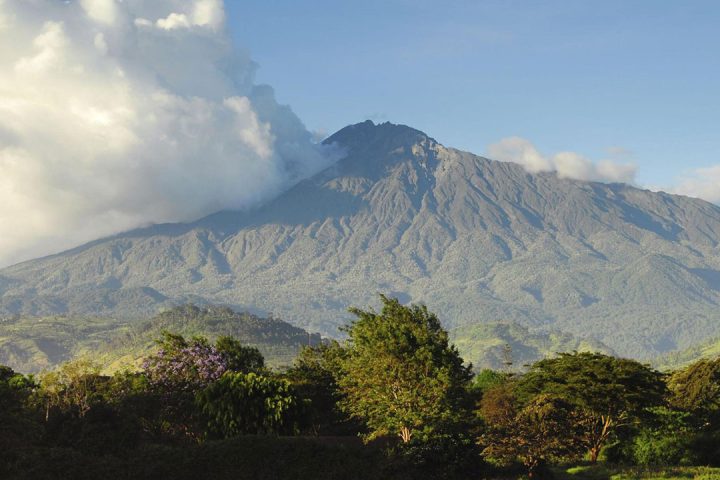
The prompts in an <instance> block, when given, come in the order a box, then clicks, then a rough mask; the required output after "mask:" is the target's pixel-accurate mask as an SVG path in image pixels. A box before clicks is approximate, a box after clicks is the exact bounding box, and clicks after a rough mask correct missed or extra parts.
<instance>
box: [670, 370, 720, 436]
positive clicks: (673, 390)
mask: <svg viewBox="0 0 720 480" xmlns="http://www.w3.org/2000/svg"><path fill="white" fill-rule="evenodd" d="M668 388H669V390H670V404H671V405H672V406H674V407H675V408H678V409H680V410H683V411H686V412H688V413H691V414H692V415H693V417H694V418H695V420H696V423H697V424H698V426H699V427H701V428H703V429H706V430H716V429H718V428H719V427H720V357H718V358H716V359H714V360H699V361H697V362H695V363H693V364H692V365H690V366H688V367H687V368H685V369H683V370H680V371H677V372H675V373H673V374H672V375H671V376H670V379H669V380H668Z"/></svg>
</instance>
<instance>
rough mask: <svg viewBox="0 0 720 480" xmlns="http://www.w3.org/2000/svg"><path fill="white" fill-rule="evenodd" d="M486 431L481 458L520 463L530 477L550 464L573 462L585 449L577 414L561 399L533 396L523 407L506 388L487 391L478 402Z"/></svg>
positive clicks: (551, 396)
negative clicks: (554, 462)
mask: <svg viewBox="0 0 720 480" xmlns="http://www.w3.org/2000/svg"><path fill="white" fill-rule="evenodd" d="M479 413H480V415H481V417H482V418H483V420H484V421H485V423H486V429H485V432H484V433H483V435H482V436H481V437H480V440H479V441H478V443H479V444H480V446H481V447H482V448H483V452H482V453H483V455H484V456H486V457H488V458H491V459H494V460H496V461H500V462H501V463H506V462H508V463H509V462H512V461H515V460H520V461H521V462H522V463H523V465H525V467H526V468H527V469H528V475H529V477H531V478H533V477H535V476H536V474H538V473H541V470H542V468H543V467H544V465H545V464H546V463H548V462H550V461H556V460H565V459H575V458H577V457H578V456H579V455H580V454H581V453H582V452H583V451H584V450H585V445H584V442H583V438H584V437H583V432H582V429H581V425H582V423H583V422H582V419H581V418H580V415H581V414H580V413H579V412H578V411H577V410H576V409H575V408H574V407H573V406H572V405H571V404H570V403H569V402H567V401H565V400H564V399H561V398H558V397H555V396H553V395H548V394H540V395H537V396H535V397H533V399H532V400H530V401H529V402H528V403H527V404H526V405H524V406H523V407H522V408H518V402H517V401H516V399H515V398H514V395H513V392H512V389H511V388H510V387H509V386H508V385H497V386H495V387H493V388H491V389H489V390H488V391H487V392H486V394H485V395H484V396H483V398H482V400H481V403H480V412H479Z"/></svg>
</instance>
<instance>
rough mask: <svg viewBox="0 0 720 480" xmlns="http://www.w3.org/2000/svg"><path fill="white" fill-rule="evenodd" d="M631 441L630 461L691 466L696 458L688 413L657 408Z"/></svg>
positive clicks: (648, 464)
mask: <svg viewBox="0 0 720 480" xmlns="http://www.w3.org/2000/svg"><path fill="white" fill-rule="evenodd" d="M651 413H652V415H653V418H652V420H651V421H648V422H645V424H644V425H643V427H642V428H641V429H640V431H639V433H638V434H637V435H635V436H634V437H633V439H632V442H629V444H630V454H631V456H630V458H628V460H630V461H631V462H632V463H634V464H635V465H642V466H672V465H693V464H696V462H698V461H699V458H698V455H697V454H696V452H695V451H694V449H693V448H692V446H693V442H694V440H695V438H696V435H695V433H696V432H695V429H694V428H692V423H691V419H690V415H689V414H688V413H685V412H681V411H676V410H671V409H669V408H667V407H656V408H653V409H652V410H651Z"/></svg>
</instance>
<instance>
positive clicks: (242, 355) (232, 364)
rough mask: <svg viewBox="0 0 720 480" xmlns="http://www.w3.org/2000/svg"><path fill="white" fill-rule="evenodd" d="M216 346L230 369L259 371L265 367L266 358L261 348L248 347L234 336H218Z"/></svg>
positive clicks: (246, 371) (234, 370)
mask: <svg viewBox="0 0 720 480" xmlns="http://www.w3.org/2000/svg"><path fill="white" fill-rule="evenodd" d="M215 348H216V349H217V350H218V352H220V354H221V355H222V356H223V357H224V358H225V362H226V364H227V369H228V370H231V371H233V372H243V373H250V372H256V373H259V372H262V371H263V370H264V369H265V359H264V358H263V356H262V353H260V350H258V349H257V348H255V347H246V346H244V345H242V344H241V343H240V341H238V340H236V339H235V338H233V337H229V336H222V337H220V338H218V339H217V341H216V342H215Z"/></svg>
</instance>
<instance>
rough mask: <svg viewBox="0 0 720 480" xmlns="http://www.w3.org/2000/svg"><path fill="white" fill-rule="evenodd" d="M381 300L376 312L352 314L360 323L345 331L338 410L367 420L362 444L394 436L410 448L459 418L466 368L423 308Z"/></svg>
mask: <svg viewBox="0 0 720 480" xmlns="http://www.w3.org/2000/svg"><path fill="white" fill-rule="evenodd" d="M381 298H382V301H383V309H382V312H381V313H380V314H377V313H375V312H369V311H363V310H360V309H351V310H350V311H351V312H352V313H353V314H354V315H355V316H356V317H357V319H356V320H355V321H353V323H352V324H351V325H350V326H349V327H348V328H347V333H348V336H349V345H348V351H347V356H346V357H345V358H344V359H343V361H342V370H343V373H342V375H341V377H340V379H339V385H340V389H341V392H342V393H343V395H344V396H343V398H342V399H341V405H342V407H343V409H344V410H345V411H346V412H348V413H349V414H350V415H351V416H353V417H355V418H358V419H362V420H363V421H364V422H365V423H366V425H367V427H368V429H369V434H368V436H367V439H369V440H370V439H374V438H378V437H380V436H384V435H398V436H400V437H401V439H402V440H403V442H405V443H407V442H409V441H410V439H411V438H412V437H413V436H414V435H419V436H421V437H427V436H428V435H430V434H431V433H432V432H433V431H434V430H437V429H438V428H441V427H442V426H443V424H447V423H452V422H454V421H456V420H457V417H458V415H459V414H461V412H459V409H458V408H456V407H457V406H458V405H459V403H460V402H461V399H462V396H463V395H464V394H465V388H466V387H467V384H468V382H469V381H470V378H471V374H470V368H469V367H465V366H463V361H462V358H460V355H459V354H458V352H457V349H455V347H454V346H451V345H449V343H448V336H447V332H445V330H443V328H442V327H441V326H440V321H439V320H438V318H437V317H436V316H435V315H434V314H432V313H429V312H428V310H427V308H426V307H425V306H422V305H412V306H409V307H407V306H403V305H401V304H400V302H399V301H398V300H397V299H390V298H387V297H385V296H382V297H381Z"/></svg>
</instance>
